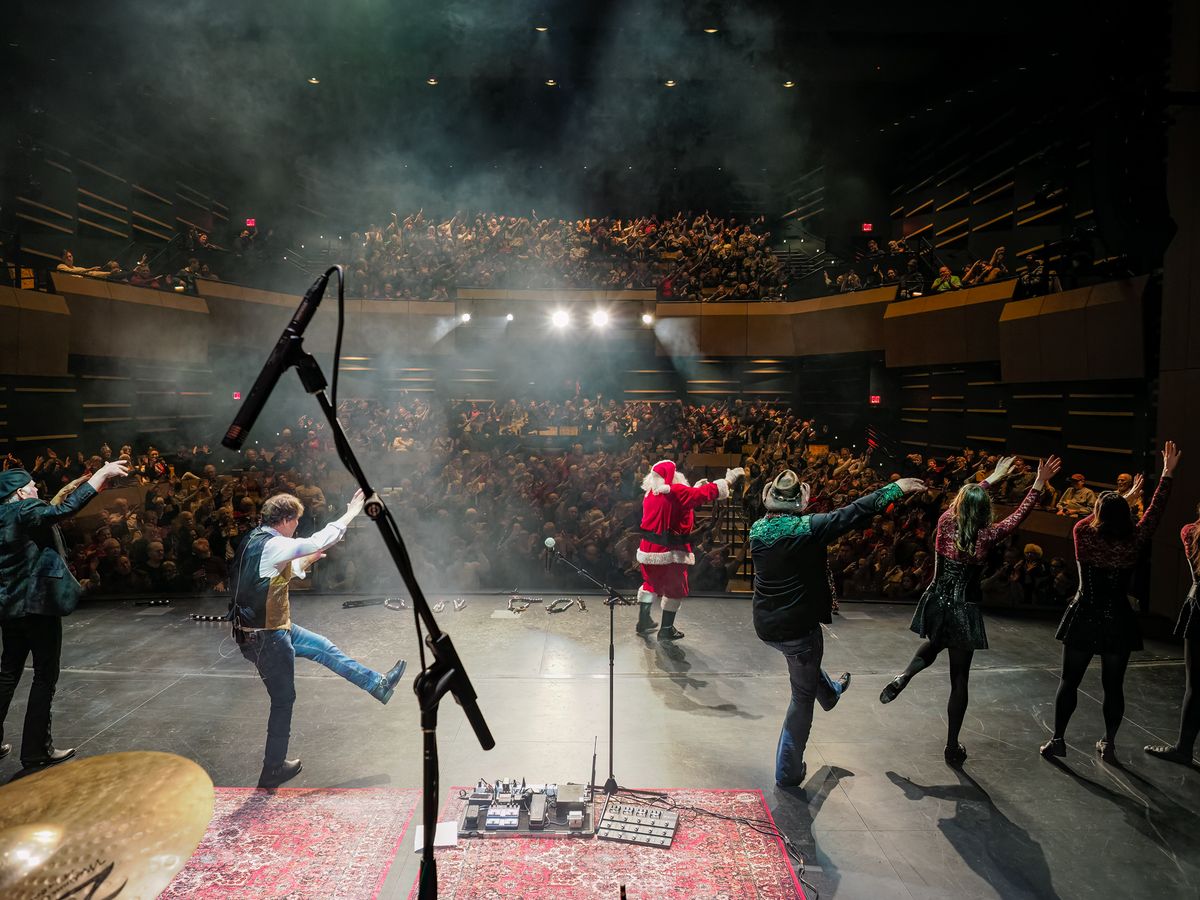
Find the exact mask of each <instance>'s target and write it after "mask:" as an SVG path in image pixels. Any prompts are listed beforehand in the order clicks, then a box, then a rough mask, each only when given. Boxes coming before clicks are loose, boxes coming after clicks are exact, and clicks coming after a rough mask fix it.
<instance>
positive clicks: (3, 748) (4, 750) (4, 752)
mask: <svg viewBox="0 0 1200 900" xmlns="http://www.w3.org/2000/svg"><path fill="white" fill-rule="evenodd" d="M10 753H12V744H0V759H4V757H6V756H8V754H10Z"/></svg>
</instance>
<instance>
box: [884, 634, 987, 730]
mask: <svg viewBox="0 0 1200 900" xmlns="http://www.w3.org/2000/svg"><path fill="white" fill-rule="evenodd" d="M946 649H949V652H950V700H949V701H948V702H947V704H946V720H947V728H946V746H947V747H957V746H958V733H959V732H960V731H962V723H963V719H964V718H966V715H967V701H968V699H969V691H968V682H969V681H970V678H971V659H972V657H974V655H975V651H974V650H971V649H965V650H964V649H959V648H956V647H950V648H946V647H940V646H938V645H937V644H935V643H934V642H933V641H925V642H924V643H922V644H921V646H920V647H918V648H917V652H916V655H914V656H913V658H912V661H911V662H910V663H909V664H908V667H907V668H906V669H905V670H904V672H903V673H902V674H901V675H900V680H901V681H902V682H903V683H904V684H905V685H906V686H907V685H908V683H909V682H910V681H912V678H913V676H914V675H916V674H917V673H918V672H920V671H921V670H922V669H927V668H929V667H930V666H931V665H933V661H934V660H935V659H937V656H938V654H939V653H941V652H942V651H943V650H946Z"/></svg>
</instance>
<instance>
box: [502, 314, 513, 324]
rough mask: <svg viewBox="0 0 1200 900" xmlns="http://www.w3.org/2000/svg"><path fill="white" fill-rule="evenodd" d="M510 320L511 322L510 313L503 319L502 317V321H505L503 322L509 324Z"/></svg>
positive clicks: (511, 315)
mask: <svg viewBox="0 0 1200 900" xmlns="http://www.w3.org/2000/svg"><path fill="white" fill-rule="evenodd" d="M512 320H513V314H512V313H509V314H508V315H507V316H505V317H504V321H505V322H511V321H512Z"/></svg>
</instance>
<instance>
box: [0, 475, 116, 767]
mask: <svg viewBox="0 0 1200 900" xmlns="http://www.w3.org/2000/svg"><path fill="white" fill-rule="evenodd" d="M127 474H128V469H127V467H126V464H125V463H123V462H111V463H108V464H107V465H104V466H101V467H100V469H99V470H97V471H96V473H95V474H93V475H92V476H91V477H90V478H89V479H88V480H87V483H86V484H80V485H79V486H78V487H76V488H75V490H74V491H72V492H71V493H70V494H69V495H68V496H66V497H65V498H64V499H63V500H62V502H58V498H55V503H53V504H51V503H47V502H45V501H44V500H39V499H38V489H37V485H36V484H34V481H33V477H32V476H31V475H30V474H29V473H28V472H26V471H25V470H24V469H6V470H5V471H3V472H0V634H2V635H3V639H4V652H3V656H2V657H0V758H3V757H5V756H7V755H8V754H9V752H10V751H11V750H12V746H11V745H9V744H6V743H4V739H3V738H4V733H3V729H4V719H5V717H6V716H7V715H8V705H9V704H10V703H11V702H12V698H13V694H14V693H15V692H16V689H17V683H18V682H19V681H20V680H21V674H22V672H23V671H24V669H25V660H26V659H27V658H28V657H29V656H30V655H32V656H33V685H32V686H31V687H30V688H29V703H28V705H27V706H26V707H25V727H24V729H23V730H22V732H21V764H22V765H23V766H24V767H25V772H26V773H28V772H29V771H32V770H34V769H41V768H45V767H46V766H52V765H54V764H55V763H60V762H62V761H63V760H67V759H70V758H71V757H72V756H74V755H75V751H74V750H73V749H67V750H56V749H55V748H54V741H53V739H52V738H51V736H50V704H51V701H52V700H53V699H54V689H55V687H56V686H57V685H58V665H59V660H60V657H61V655H62V617H63V616H66V615H70V614H71V612H72V611H74V609H75V605H76V604H77V603H78V602H79V595H80V594H82V593H83V589H82V588H81V587H80V586H79V582H78V581H76V580H75V576H73V575H72V574H71V570H70V569H68V568H67V563H66V560H64V559H63V558H62V553H61V543H60V542H61V538H60V537H59V535H58V529H57V527H56V526H57V524H58V523H59V522H61V521H62V520H64V519H66V518H68V517H70V516H73V515H75V513H77V512H79V510H81V509H83V508H84V507H85V506H86V505H87V503H88V501H89V500H91V499H92V498H93V497H95V496H96V492H97V491H99V490H100V489H101V488H103V487H104V484H105V482H106V481H108V479H110V478H115V477H117V476H119V475H127ZM68 487H69V486H68ZM64 493H65V491H64ZM60 496H61V494H60Z"/></svg>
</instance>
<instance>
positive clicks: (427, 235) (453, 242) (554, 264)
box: [349, 210, 786, 301]
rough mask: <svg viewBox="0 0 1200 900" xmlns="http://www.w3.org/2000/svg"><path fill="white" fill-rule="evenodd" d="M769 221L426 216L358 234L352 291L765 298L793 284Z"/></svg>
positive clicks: (423, 296)
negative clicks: (567, 291)
mask: <svg viewBox="0 0 1200 900" xmlns="http://www.w3.org/2000/svg"><path fill="white" fill-rule="evenodd" d="M764 226H765V223H764V220H763V218H762V217H758V218H756V219H753V220H751V221H748V222H741V221H739V220H737V219H736V218H720V217H717V216H714V215H711V214H710V213H708V212H707V211H706V212H704V213H702V214H699V215H693V214H690V213H683V212H680V213H677V214H676V215H674V216H670V217H659V216H656V215H651V216H642V217H636V218H630V219H623V218H613V217H589V218H582V219H563V218H550V217H542V216H539V215H538V214H537V211H536V210H532V211H530V213H529V215H527V216H511V215H501V214H496V213H478V214H475V215H473V216H472V215H455V216H453V217H451V218H449V219H436V218H433V217H427V216H426V214H425V212H424V211H423V210H421V211H418V212H416V213H414V214H412V215H409V216H406V217H405V218H403V219H401V218H400V217H399V214H398V213H392V215H391V219H390V221H389V222H388V223H387V224H386V225H382V226H381V225H375V224H372V225H370V226H368V227H367V229H366V230H365V231H364V232H361V233H360V232H355V233H354V234H352V235H351V243H350V252H351V253H352V255H353V256H352V259H351V260H350V264H349V269H350V290H351V291H352V292H354V293H355V294H358V295H361V296H364V297H370V298H382V299H392V298H395V299H412V300H441V299H447V298H448V297H449V296H450V291H451V290H452V289H453V288H455V287H477V288H484V287H495V288H520V289H538V288H582V289H592V290H632V289H657V290H658V291H659V292H660V294H661V296H662V297H663V298H664V299H679V300H692V301H701V300H705V301H708V300H729V299H734V300H760V299H767V298H771V297H778V296H780V295H781V294H782V291H783V290H784V288H785V287H786V284H784V281H783V273H782V270H781V269H780V266H779V261H778V259H777V257H776V256H775V254H774V253H772V252H771V250H770V248H769V247H768V245H767V241H768V238H769V237H770V235H769V233H768V232H767V231H766V230H765V227H764Z"/></svg>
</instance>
